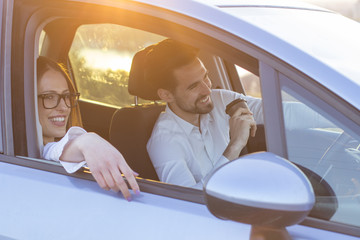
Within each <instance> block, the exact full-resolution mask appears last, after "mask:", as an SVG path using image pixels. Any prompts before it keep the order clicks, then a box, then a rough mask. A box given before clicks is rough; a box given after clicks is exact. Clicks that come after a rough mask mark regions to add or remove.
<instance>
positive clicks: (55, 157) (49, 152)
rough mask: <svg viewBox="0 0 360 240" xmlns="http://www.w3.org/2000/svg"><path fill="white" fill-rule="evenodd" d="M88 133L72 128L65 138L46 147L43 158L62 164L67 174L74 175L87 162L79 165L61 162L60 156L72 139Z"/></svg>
mask: <svg viewBox="0 0 360 240" xmlns="http://www.w3.org/2000/svg"><path fill="white" fill-rule="evenodd" d="M84 133H86V131H85V130H84V129H82V128H80V127H71V128H70V129H69V130H68V131H67V133H66V134H65V136H64V137H63V138H62V139H61V140H60V141H58V142H50V143H48V144H46V145H45V146H44V150H43V158H44V159H47V160H52V161H56V162H60V164H61V165H62V166H63V167H64V169H65V170H66V172H68V173H74V172H76V171H77V170H79V169H80V168H81V167H83V166H84V165H85V164H86V162H85V161H82V162H79V163H73V162H64V161H61V160H60V156H61V154H62V152H63V150H64V147H65V145H66V144H67V143H68V142H69V141H70V140H72V139H74V138H76V137H78V136H80V135H82V134H84Z"/></svg>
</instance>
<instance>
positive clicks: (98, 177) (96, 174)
mask: <svg viewBox="0 0 360 240" xmlns="http://www.w3.org/2000/svg"><path fill="white" fill-rule="evenodd" d="M91 174H92V175H93V177H94V178H95V181H96V182H97V183H98V185H99V186H100V187H101V188H103V189H105V190H110V188H109V186H108V185H107V184H106V182H105V179H104V177H103V176H102V174H101V173H99V172H91Z"/></svg>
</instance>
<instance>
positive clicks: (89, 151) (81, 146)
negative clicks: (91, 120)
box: [60, 133, 140, 201]
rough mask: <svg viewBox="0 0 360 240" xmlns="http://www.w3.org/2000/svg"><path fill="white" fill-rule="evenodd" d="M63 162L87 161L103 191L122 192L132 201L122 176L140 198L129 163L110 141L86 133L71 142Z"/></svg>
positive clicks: (66, 149)
mask: <svg viewBox="0 0 360 240" xmlns="http://www.w3.org/2000/svg"><path fill="white" fill-rule="evenodd" d="M60 160H62V161H67V162H81V161H84V160H85V161H86V163H87V165H88V167H89V169H90V171H91V173H92V175H93V176H94V178H95V180H96V182H97V183H98V184H99V186H100V187H102V188H103V189H106V190H110V189H111V190H113V191H115V192H118V191H121V193H122V194H123V196H124V197H125V198H126V199H127V200H128V201H130V200H131V194H130V192H129V190H128V186H127V184H126V182H125V181H124V179H123V177H122V175H121V174H123V175H124V176H125V178H126V179H127V181H128V183H129V185H130V187H131V188H132V190H133V191H134V192H135V193H136V194H138V193H139V192H140V191H139V185H138V184H137V182H136V179H135V177H136V176H137V175H138V174H137V173H135V172H134V171H133V170H132V169H131V168H130V167H129V165H128V164H127V163H126V161H125V159H124V157H123V156H122V154H121V153H120V152H119V151H118V150H117V149H116V148H115V147H114V146H112V145H111V144H110V143H109V142H108V141H106V140H105V139H103V138H102V137H100V136H99V135H97V134H96V133H85V134H82V135H80V136H78V137H76V138H75V139H73V140H71V141H69V142H68V143H67V144H66V145H65V147H64V150H63V153H62V155H61V157H60Z"/></svg>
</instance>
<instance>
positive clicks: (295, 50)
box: [137, 0, 360, 109]
mask: <svg viewBox="0 0 360 240" xmlns="http://www.w3.org/2000/svg"><path fill="white" fill-rule="evenodd" d="M137 1H138V2H142V3H146V4H149V5H153V6H157V7H161V8H165V9H167V10H171V11H175V12H177V13H181V14H184V15H187V16H190V17H193V18H196V19H198V20H201V21H203V22H207V23H209V24H212V25H214V26H216V27H218V28H220V29H223V30H225V31H227V32H229V33H232V34H234V35H237V36H241V37H242V38H243V39H244V40H246V41H248V42H250V43H252V44H254V45H256V46H258V47H260V48H262V49H263V50H265V51H267V52H268V53H270V54H272V55H274V56H276V57H278V58H279V59H281V60H283V61H284V62H287V63H289V64H290V65H291V66H293V67H295V68H296V69H298V70H300V71H301V72H303V73H305V74H306V75H308V76H309V77H311V78H312V79H314V80H315V81H317V82H318V83H320V84H321V85H323V86H325V87H326V88H328V89H329V90H331V91H332V92H334V93H335V94H337V95H339V96H341V97H342V98H343V99H344V100H345V101H347V102H349V103H350V104H352V105H353V106H355V107H356V108H357V109H360V98H359V97H358V92H359V90H360V67H359V66H360V58H359V56H360V44H358V43H359V42H360V24H359V23H357V22H355V21H353V20H351V19H348V18H346V17H343V16H341V15H340V14H336V13H334V12H331V11H328V10H326V9H324V8H321V7H317V6H314V5H311V4H308V3H303V2H297V1H288V0H287V1H281V0H237V1H236V0H221V1H220V0H210V1H202V0H198V1H196V0H181V1H178V0H169V1H162V0H137Z"/></svg>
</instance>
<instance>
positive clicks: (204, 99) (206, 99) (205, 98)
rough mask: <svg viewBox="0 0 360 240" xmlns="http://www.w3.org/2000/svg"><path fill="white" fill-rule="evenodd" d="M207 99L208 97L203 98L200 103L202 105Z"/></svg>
mask: <svg viewBox="0 0 360 240" xmlns="http://www.w3.org/2000/svg"><path fill="white" fill-rule="evenodd" d="M208 99H209V96H207V97H206V98H204V99H203V100H201V101H200V102H202V103H204V102H206V101H207V100H208Z"/></svg>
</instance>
